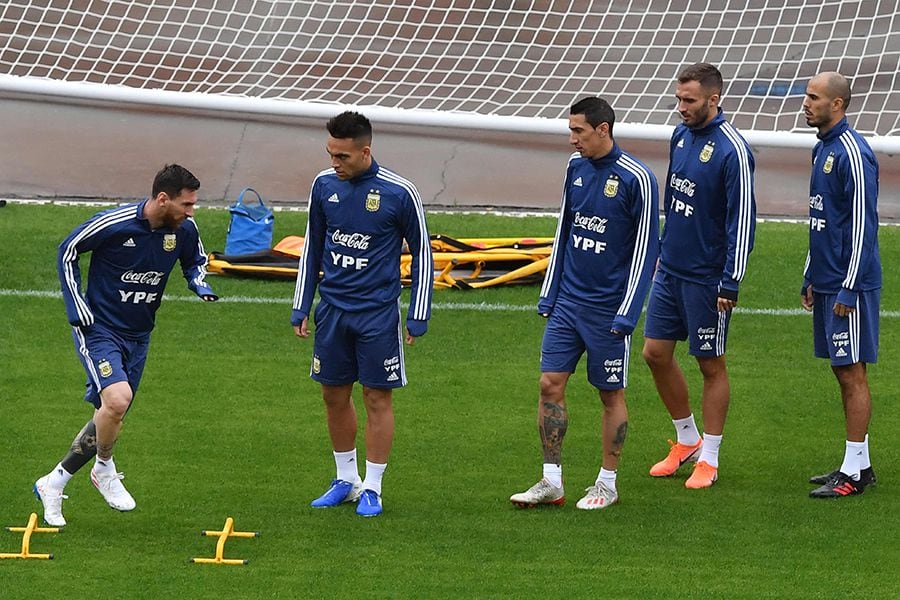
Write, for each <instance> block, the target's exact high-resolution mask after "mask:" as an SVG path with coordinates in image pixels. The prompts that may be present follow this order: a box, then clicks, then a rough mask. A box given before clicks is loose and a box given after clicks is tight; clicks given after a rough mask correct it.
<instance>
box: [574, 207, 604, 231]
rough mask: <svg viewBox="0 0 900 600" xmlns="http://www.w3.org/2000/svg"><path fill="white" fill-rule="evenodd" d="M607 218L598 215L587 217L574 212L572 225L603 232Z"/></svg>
mask: <svg viewBox="0 0 900 600" xmlns="http://www.w3.org/2000/svg"><path fill="white" fill-rule="evenodd" d="M608 220H609V219H601V218H600V217H588V216H584V215H582V214H581V213H579V212H576V213H575V220H574V223H573V225H575V227H579V228H581V229H587V230H588V231H595V232H597V233H603V232H604V231H606V222H607V221H608Z"/></svg>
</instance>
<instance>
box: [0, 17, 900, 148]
mask: <svg viewBox="0 0 900 600" xmlns="http://www.w3.org/2000/svg"><path fill="white" fill-rule="evenodd" d="M723 4H724V8H723V7H722V6H723ZM898 14H900V13H898V3H897V2H875V1H872V0H856V1H850V0H840V1H830V2H822V1H821V0H749V1H746V2H736V1H726V2H713V1H712V0H622V1H620V2H594V1H589V0H575V1H572V0H565V1H563V0H469V1H463V0H327V1H325V0H312V1H296V0H252V1H251V0H194V1H188V0H152V1H150V0H135V1H129V2H121V1H109V0H40V1H38V0H5V2H4V3H3V6H2V7H0V92H7V93H8V92H10V91H13V92H15V91H23V90H24V91H28V90H37V91H43V90H46V89H49V88H48V86H52V89H53V90H54V91H53V93H54V94H60V95H66V94H71V95H73V96H78V95H84V96H91V97H100V98H102V97H104V95H108V97H110V98H113V99H116V98H137V99H138V100H136V101H150V102H152V101H153V98H165V102H169V103H175V104H177V103H179V102H182V101H183V102H184V103H185V105H188V106H196V105H198V104H199V105H200V106H204V105H208V106H211V107H213V108H215V107H223V109H225V110H228V109H231V108H232V107H239V108H236V110H244V111H250V112H254V111H259V112H267V111H272V112H276V111H280V112H287V113H289V114H296V115H299V116H304V115H310V116H312V115H316V116H318V115H319V114H322V110H326V111H332V112H333V110H334V108H335V107H336V106H339V105H340V106H356V107H373V108H374V109H376V110H378V111H388V112H389V113H390V114H391V115H394V117H392V118H394V119H395V120H396V121H397V122H403V120H404V118H408V119H410V122H414V123H417V124H424V125H428V124H440V125H445V126H446V125H450V126H452V125H454V124H459V125H460V126H463V127H466V126H475V127H481V126H485V124H488V123H490V124H496V127H497V128H504V127H507V126H508V123H510V122H511V121H510V119H514V120H515V122H517V123H518V122H519V121H521V122H522V123H526V124H531V125H526V128H527V127H533V128H534V129H535V130H541V128H543V130H545V131H546V130H548V129H547V127H550V128H552V130H554V131H559V130H560V129H559V128H560V119H563V118H565V117H566V116H567V114H568V107H569V106H570V105H571V104H572V103H573V102H574V101H575V100H577V99H578V98H579V97H582V96H585V95H599V96H602V97H604V98H606V99H608V100H609V101H610V102H611V104H612V105H613V106H614V108H615V109H616V112H617V117H618V121H619V122H621V123H623V124H634V126H633V127H630V126H629V125H625V126H624V127H620V128H619V134H620V135H625V136H627V135H628V134H629V133H631V134H632V135H635V136H638V137H639V136H640V135H643V134H641V133H640V132H642V131H643V132H647V131H649V132H650V133H649V134H646V135H649V136H650V137H666V136H667V132H668V131H669V130H670V128H671V126H672V125H673V124H675V123H676V122H677V118H676V115H675V114H674V113H673V107H674V98H673V89H674V85H673V82H674V79H675V77H676V76H677V74H678V72H679V71H680V70H681V68H683V67H684V66H685V65H687V64H690V63H694V62H701V61H705V62H711V63H713V64H715V65H717V66H718V67H719V68H720V70H721V71H722V73H723V75H724V76H725V80H726V88H725V90H724V94H723V103H722V105H723V107H724V109H725V110H726V112H727V115H728V116H729V118H730V119H731V120H732V121H733V122H734V123H735V125H737V126H738V127H739V128H741V129H742V130H744V131H745V132H747V134H748V138H754V136H755V139H752V140H751V141H753V142H755V143H762V144H767V143H768V140H769V139H770V137H771V134H774V135H775V139H776V140H779V141H777V142H774V145H778V144H782V143H784V144H787V145H793V144H794V143H797V139H798V138H797V136H799V135H800V132H804V135H802V136H801V137H802V142H799V143H800V144H801V145H808V144H809V143H811V142H809V140H810V139H811V137H810V135H809V133H810V132H809V131H808V130H809V128H808V127H807V126H806V124H805V121H803V120H802V119H801V114H800V104H801V101H802V98H803V92H804V89H805V84H806V81H807V80H808V79H809V78H810V77H811V76H813V75H815V74H816V73H818V72H820V71H823V70H837V71H840V72H841V73H844V74H845V75H847V76H848V77H849V78H850V79H851V81H852V84H853V92H854V98H853V101H852V104H851V107H850V108H851V113H852V120H853V124H854V126H855V127H856V128H857V129H859V130H860V131H861V132H863V133H864V134H866V135H868V136H871V137H872V138H873V141H874V142H875V143H873V145H874V146H876V147H877V149H879V150H881V151H891V149H893V150H894V151H896V150H900V143H898V140H900V135H898V134H900V82H898V72H900V17H898ZM151 90H152V91H153V93H152V94H151V93H150V91H151ZM128 94H130V95H128ZM148 99H149V100H148ZM316 111H318V112H316ZM379 114H387V113H379ZM404 115H405V117H404ZM411 115H412V116H411ZM548 123H549V125H548ZM487 126H489V127H493V126H495V125H487ZM791 132H794V133H791ZM792 140H793V141H792Z"/></svg>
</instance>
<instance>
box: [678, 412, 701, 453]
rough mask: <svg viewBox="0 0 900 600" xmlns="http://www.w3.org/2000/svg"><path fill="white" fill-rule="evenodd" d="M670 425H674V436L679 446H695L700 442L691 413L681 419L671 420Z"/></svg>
mask: <svg viewBox="0 0 900 600" xmlns="http://www.w3.org/2000/svg"><path fill="white" fill-rule="evenodd" d="M672 424H673V425H675V434H676V435H677V436H678V443H679V444H684V445H685V446H695V445H696V444H697V442H699V441H700V432H699V431H697V423H695V422H694V415H693V413H692V414H690V415H688V416H687V417H685V418H683V419H672Z"/></svg>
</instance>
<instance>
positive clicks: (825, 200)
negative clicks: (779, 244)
mask: <svg viewBox="0 0 900 600" xmlns="http://www.w3.org/2000/svg"><path fill="white" fill-rule="evenodd" d="M877 204H878V161H877V160H876V159H875V154H874V153H873V152H872V149H871V148H870V147H869V144H868V143H866V141H865V140H864V139H863V138H862V136H861V135H859V134H858V133H857V132H856V131H855V130H854V129H853V128H852V127H850V125H849V124H848V123H847V119H846V118H844V119H841V120H840V121H839V122H838V124H837V125H835V126H834V127H832V128H831V129H830V130H829V131H827V132H826V133H825V134H823V135H819V142H818V143H817V144H816V146H815V147H814V148H813V152H812V174H811V176H810V179H809V252H808V254H807V257H806V266H805V268H804V270H803V277H804V286H803V287H804V288H806V287H807V286H808V285H810V284H812V286H813V291H814V292H820V293H824V294H837V295H838V297H837V301H838V302H840V303H841V304H845V305H847V306H855V305H856V299H857V293H858V292H861V291H869V290H876V289H879V288H881V257H880V255H879V252H878V206H877Z"/></svg>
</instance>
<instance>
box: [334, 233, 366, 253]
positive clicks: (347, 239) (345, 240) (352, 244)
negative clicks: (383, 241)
mask: <svg viewBox="0 0 900 600" xmlns="http://www.w3.org/2000/svg"><path fill="white" fill-rule="evenodd" d="M370 239H372V236H371V235H365V234H363V233H341V230H340V229H336V230H335V232H334V233H333V234H331V241H332V242H334V243H335V244H338V245H339V246H345V247H347V248H354V249H356V250H367V249H368V248H369V240H370Z"/></svg>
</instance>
